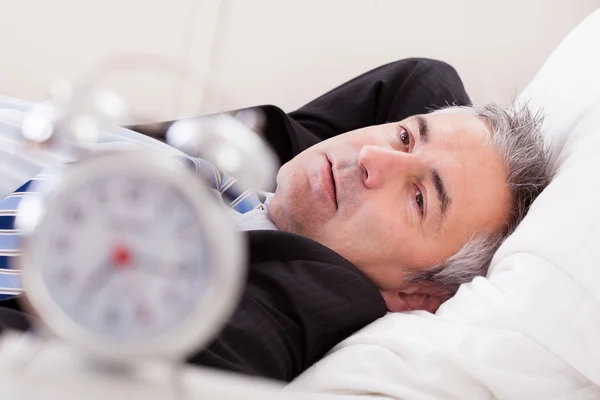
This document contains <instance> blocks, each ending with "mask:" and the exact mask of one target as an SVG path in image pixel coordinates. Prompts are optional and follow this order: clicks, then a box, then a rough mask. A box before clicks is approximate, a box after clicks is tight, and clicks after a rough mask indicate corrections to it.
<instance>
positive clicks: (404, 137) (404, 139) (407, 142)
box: [398, 128, 410, 150]
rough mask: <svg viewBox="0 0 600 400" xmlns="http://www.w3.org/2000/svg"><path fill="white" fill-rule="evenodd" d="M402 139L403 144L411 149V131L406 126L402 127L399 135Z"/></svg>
mask: <svg viewBox="0 0 600 400" xmlns="http://www.w3.org/2000/svg"><path fill="white" fill-rule="evenodd" d="M398 137H399V138H400V141H401V142H402V144H403V145H405V146H406V148H407V150H408V149H410V133H408V131H407V130H406V129H404V128H400V133H399V135H398Z"/></svg>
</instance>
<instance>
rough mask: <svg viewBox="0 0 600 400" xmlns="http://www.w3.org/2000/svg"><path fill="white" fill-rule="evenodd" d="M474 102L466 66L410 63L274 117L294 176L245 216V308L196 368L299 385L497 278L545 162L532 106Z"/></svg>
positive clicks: (15, 313) (287, 170)
mask: <svg viewBox="0 0 600 400" xmlns="http://www.w3.org/2000/svg"><path fill="white" fill-rule="evenodd" d="M448 104H452V105H454V106H453V107H446V108H443V109H441V110H440V107H442V106H446V105H448ZM469 105H470V100H469V98H468V96H467V94H466V93H465V90H464V87H463V84H462V82H461V80H460V78H459V77H458V75H457V74H456V72H455V70H454V69H453V68H452V67H450V66H449V65H447V64H445V63H442V62H439V61H433V60H426V59H407V60H402V61H398V62H395V63H391V64H388V65H385V66H383V67H380V68H377V69H375V70H372V71H370V72H368V73H366V74H363V75H361V76H359V77H357V78H355V79H353V80H351V81H349V82H347V83H345V84H343V85H341V86H340V87H338V88H336V89H334V90H332V91H331V92H329V93H327V94H325V95H323V96H321V97H320V98H318V99H316V100H314V101H313V102H311V103H309V104H307V105H306V106H304V107H302V108H300V109H299V110H297V111H294V112H292V113H290V114H285V113H284V112H283V111H282V110H280V109H279V108H276V107H274V106H262V107H261V109H262V110H263V111H264V113H265V115H266V119H267V124H266V127H265V134H266V138H267V140H268V141H269V143H270V144H271V145H272V146H273V148H274V149H275V150H276V152H277V154H278V156H279V158H280V160H281V161H282V163H284V165H283V166H282V167H281V169H280V170H279V173H278V175H277V186H276V191H275V193H274V195H273V196H272V197H270V198H269V201H268V204H266V205H265V206H264V207H259V208H257V209H255V210H253V211H251V212H250V214H243V215H242V214H240V215H238V217H239V221H238V222H239V226H240V229H244V230H247V231H248V232H247V236H248V242H249V251H250V257H249V266H248V267H249V275H248V280H247V286H246V288H245V291H244V294H243V297H242V299H241V301H240V304H239V306H238V308H237V311H236V312H235V313H234V315H233V316H232V318H231V320H230V321H229V323H228V324H227V326H226V327H225V328H224V329H223V330H222V331H221V332H220V333H219V334H218V335H217V337H216V338H215V340H214V341H213V342H212V343H211V344H210V345H209V346H208V347H207V348H206V349H203V350H199V351H198V352H197V353H196V354H195V355H193V356H192V357H190V359H189V362H190V363H193V364H198V365H204V366H210V367H215V368H221V369H226V370H231V371H237V372H240V373H245V374H250V375H255V376H262V377H266V378H272V379H277V380H282V381H291V380H292V379H294V378H295V377H296V376H298V375H299V374H300V373H301V372H303V371H304V370H306V369H307V368H308V367H310V366H311V365H312V364H313V363H315V362H316V361H318V360H319V359H320V358H322V357H323V356H324V355H325V354H326V353H327V352H328V351H329V350H330V349H331V348H332V347H333V346H334V345H336V344H337V343H338V342H340V341H342V340H343V339H345V338H346V337H348V336H349V335H351V334H352V333H354V332H355V331H357V330H358V329H360V328H362V327H364V326H366V325H367V324H369V323H371V322H373V321H375V320H376V319H378V318H380V317H382V316H383V315H385V314H386V312H388V311H391V312H403V311H410V310H426V311H429V312H431V313H434V312H435V311H436V310H437V309H438V307H439V306H440V305H441V304H442V303H443V302H444V301H446V300H447V299H449V298H450V297H451V296H453V295H454V293H456V291H457V290H458V287H459V286H460V285H461V284H462V283H465V282H469V281H471V280H472V279H473V278H474V277H475V276H478V275H485V274H486V271H487V268H488V264H489V262H490V260H491V258H492V255H493V254H494V252H495V250H496V249H497V248H498V246H499V245H500V243H501V242H502V241H503V239H504V238H505V237H506V236H507V235H508V234H509V233H511V232H512V231H513V230H514V229H515V227H516V225H517V224H518V223H519V222H520V221H521V219H522V218H523V217H524V215H525V213H526V212H527V210H528V208H529V206H530V204H531V203H532V202H533V200H534V199H535V198H536V196H537V195H538V194H539V193H540V192H541V191H542V189H543V188H544V187H545V186H546V185H547V183H548V181H549V178H548V176H547V175H546V164H547V156H546V152H545V150H544V146H543V142H542V137H541V134H540V126H541V125H540V121H539V120H538V119H537V117H535V116H533V115H532V114H531V113H530V112H529V111H528V110H527V109H526V108H525V109H521V110H507V109H502V108H500V107H498V106H494V105H488V106H485V107H483V108H472V107H470V106H469ZM431 110H434V111H432V112H431ZM435 110H437V111H435ZM167 125H168V123H167ZM144 128H145V127H143V126H141V127H136V129H138V130H143V129H144ZM0 151H1V150H0ZM21 183H22V182H21ZM17 186H19V185H15V187H17ZM0 206H1V203H0ZM248 215H250V217H249V216H248ZM0 277H1V275H0ZM0 286H2V285H0ZM0 305H2V306H4V307H0V329H2V328H1V327H4V328H14V329H27V327H28V322H27V320H26V318H25V316H24V314H22V313H21V312H20V309H19V304H18V303H17V302H16V301H15V300H14V299H10V300H5V301H3V302H0ZM398 334H402V333H401V332H398Z"/></svg>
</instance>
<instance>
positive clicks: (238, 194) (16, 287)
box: [0, 156, 262, 300]
mask: <svg viewBox="0 0 600 400" xmlns="http://www.w3.org/2000/svg"><path fill="white" fill-rule="evenodd" d="M175 157H183V156H175ZM184 160H185V162H186V164H188V165H189V166H190V167H191V168H192V169H193V170H194V171H195V172H196V173H197V174H198V175H200V176H201V177H202V178H203V179H204V180H205V181H206V182H207V183H208V184H209V185H210V186H211V187H212V188H213V189H216V190H218V191H219V193H220V194H221V196H222V198H223V200H224V201H225V203H226V204H228V205H229V206H230V207H231V208H232V209H234V210H235V211H238V212H240V213H245V212H247V211H250V210H253V209H256V208H258V207H261V205H262V203H261V202H260V199H259V197H258V195H257V194H256V193H255V192H254V191H252V190H244V189H243V188H241V187H240V185H239V183H238V180H237V179H236V178H233V177H231V176H229V175H227V174H223V173H221V172H220V171H218V170H217V169H216V168H215V167H214V166H213V165H212V164H211V163H209V162H207V161H205V160H202V159H199V158H192V157H184ZM69 168H73V167H69ZM54 172H56V171H54ZM50 175H52V172H51V171H48V170H45V171H44V172H43V173H42V174H39V175H38V176H37V177H36V178H35V179H36V180H42V179H45V178H47V177H48V176H50ZM32 181H33V180H30V181H28V182H27V183H25V184H24V185H22V186H21V187H19V188H18V189H17V190H16V191H14V192H13V193H12V194H10V195H9V196H8V197H6V198H5V199H4V200H2V201H0V300H4V299H7V298H10V297H13V296H15V295H18V294H20V293H21V281H20V274H19V271H17V270H15V269H11V266H10V264H11V262H10V260H11V258H12V257H15V256H18V255H19V236H20V232H18V231H17V230H15V229H14V221H15V217H16V215H17V213H18V206H19V203H20V201H21V200H22V199H23V198H24V197H25V196H31V195H34V194H35V193H34V192H32V191H30V188H33V186H31V183H32Z"/></svg>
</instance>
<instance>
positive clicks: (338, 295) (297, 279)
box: [191, 231, 387, 381]
mask: <svg viewBox="0 0 600 400" xmlns="http://www.w3.org/2000/svg"><path fill="white" fill-rule="evenodd" d="M248 245H249V250H250V251H249V254H250V259H249V268H248V279H247V286H246V288H245V291H244V294H243V297H242V299H241V301H240V304H239V306H238V308H237V310H236V312H235V314H234V316H233V317H232V318H231V320H230V322H229V323H228V324H227V326H226V327H225V329H224V330H223V331H222V332H221V333H220V334H219V335H218V337H217V338H216V340H215V341H214V342H213V343H212V344H211V345H210V346H209V347H208V348H207V349H206V350H205V351H202V352H200V353H199V354H197V355H195V356H194V357H192V359H191V361H192V362H195V363H197V364H201V365H206V366H212V367H218V368H225V369H230V370H233V371H237V372H242V373H246V374H250V375H256V376H262V377H266V378H271V379H278V380H283V381H291V380H292V379H294V378H295V377H296V376H298V375H299V374H300V373H302V372H303V371H304V370H306V369H307V368H308V367H310V366H311V365H312V364H314V363H315V362H316V361H318V360H319V359H321V358H322V357H323V356H324V355H325V354H326V353H327V352H328V351H329V350H331V349H332V348H333V347H334V346H335V345H336V344H338V343H339V342H341V341H342V340H344V339H345V338H347V337H348V336H350V335H351V334H353V333H354V332H356V331H357V330H359V329H361V328H363V327H364V326H366V325H367V324H369V323H371V322H373V321H375V320H376V319H378V318H380V317H382V316H383V315H385V313H386V312H387V309H386V306H385V302H384V301H383V298H382V297H381V295H380V294H379V291H378V289H377V287H375V285H374V284H373V283H371V282H370V281H369V280H368V279H367V278H366V277H365V276H364V275H363V274H362V273H361V272H360V271H359V270H358V269H357V268H355V267H354V266H353V265H352V264H351V263H350V262H348V261H347V260H346V259H344V258H343V257H341V256H340V255H338V254H337V253H335V252H333V251H332V250H330V249H328V248H327V247H325V246H323V245H321V244H319V243H317V242H314V241H312V240H310V239H307V238H304V237H302V236H298V235H294V234H291V233H286V232H279V231H250V232H248ZM240 360H243V363H240Z"/></svg>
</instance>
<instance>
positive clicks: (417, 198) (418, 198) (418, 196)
mask: <svg viewBox="0 0 600 400" xmlns="http://www.w3.org/2000/svg"><path fill="white" fill-rule="evenodd" d="M415 202H416V203H417V208H418V209H419V215H420V216H421V217H422V216H423V214H425V205H424V202H423V193H421V190H419V189H417V194H416V195H415Z"/></svg>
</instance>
